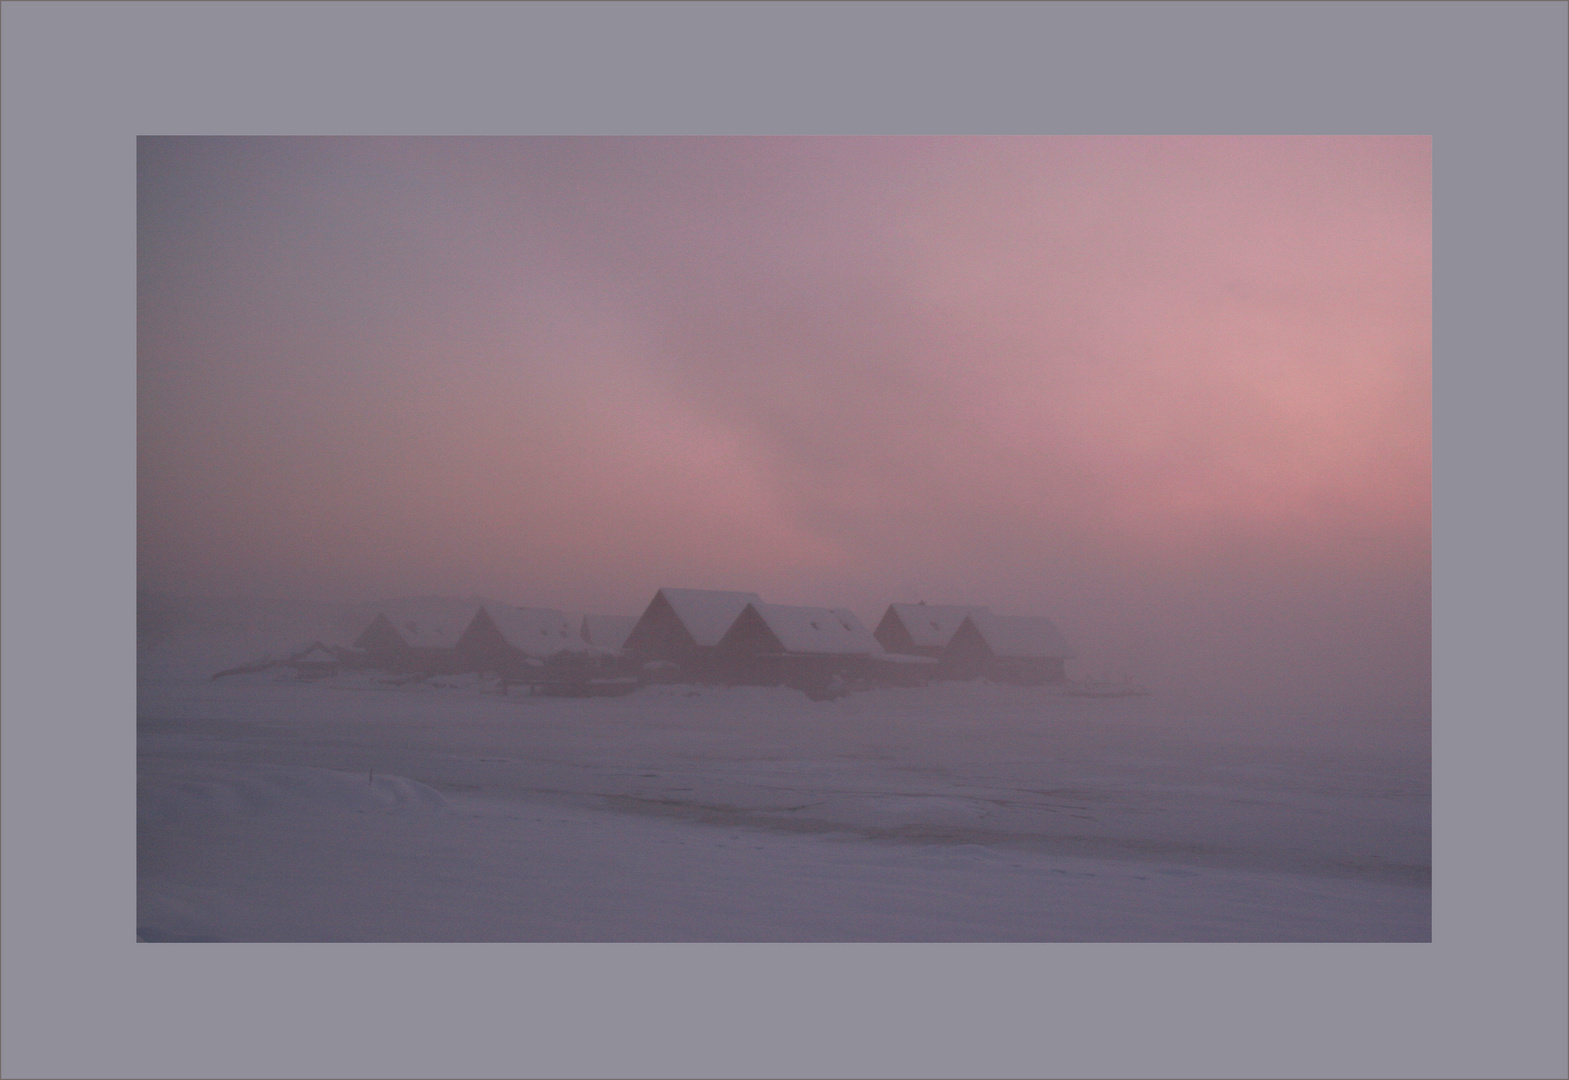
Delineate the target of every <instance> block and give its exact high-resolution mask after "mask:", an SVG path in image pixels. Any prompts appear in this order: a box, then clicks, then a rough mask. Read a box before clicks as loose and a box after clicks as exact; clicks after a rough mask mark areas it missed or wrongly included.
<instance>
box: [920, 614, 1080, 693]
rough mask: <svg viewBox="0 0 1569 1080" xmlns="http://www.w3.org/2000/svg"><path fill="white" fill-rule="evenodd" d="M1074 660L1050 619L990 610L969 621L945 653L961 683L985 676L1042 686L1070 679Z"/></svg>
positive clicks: (955, 632) (949, 669)
mask: <svg viewBox="0 0 1569 1080" xmlns="http://www.w3.org/2000/svg"><path fill="white" fill-rule="evenodd" d="M1072 658H1073V650H1071V649H1070V648H1068V643H1067V641H1066V640H1065V639H1064V638H1063V636H1062V634H1061V632H1060V631H1058V629H1057V626H1056V624H1055V623H1053V622H1052V621H1051V620H1050V619H1048V618H1046V617H1044V616H1025V615H993V614H992V613H991V612H989V611H988V612H974V613H972V614H970V615H968V616H966V617H965V619H964V621H963V622H961V623H960V624H959V628H958V629H957V630H955V631H954V633H953V637H952V638H951V639H950V640H949V642H948V647H947V648H946V649H944V650H943V655H942V662H943V666H944V667H946V668H947V669H948V671H949V673H950V674H952V675H956V676H958V677H961V678H974V677H976V676H981V675H984V676H986V677H988V678H991V679H995V680H996V681H998V682H1009V683H1016V684H1020V685H1025V686H1037V685H1040V684H1042V683H1060V682H1063V681H1064V680H1066V679H1067V670H1066V661H1068V660H1070V659H1072Z"/></svg>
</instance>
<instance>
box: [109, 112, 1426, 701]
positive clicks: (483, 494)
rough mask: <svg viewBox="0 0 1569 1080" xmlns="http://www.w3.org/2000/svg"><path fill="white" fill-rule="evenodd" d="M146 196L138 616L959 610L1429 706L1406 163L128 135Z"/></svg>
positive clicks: (1328, 696) (1189, 141)
mask: <svg viewBox="0 0 1569 1080" xmlns="http://www.w3.org/2000/svg"><path fill="white" fill-rule="evenodd" d="M138 199H139V206H138V230H139V247H138V282H139V293H138V303H139V310H138V395H139V399H138V438H139V450H138V485H139V486H138V498H139V514H138V530H139V534H138V536H139V568H140V577H141V587H142V588H143V589H145V590H148V591H151V592H158V593H168V594H175V595H181V596H188V595H201V596H210V597H235V596H263V597H273V598H278V599H287V600H312V601H315V600H323V601H333V602H347V601H355V600H359V601H368V600H376V599H381V598H384V597H389V596H418V595H446V596H475V595H478V596H494V597H497V598H499V599H502V600H506V601H509V602H512V603H516V604H522V605H528V606H536V607H548V608H557V609H562V610H569V611H595V612H605V613H621V614H632V613H636V612H638V611H641V610H642V608H643V606H644V605H646V604H647V602H648V599H649V597H650V596H651V595H652V593H653V591H654V590H655V589H657V588H660V587H664V586H677V587H681V586H690V587H697V588H721V589H742V590H750V591H755V592H758V593H760V594H761V595H763V596H765V597H766V598H767V599H768V600H769V601H770V602H773V603H781V604H796V605H808V606H817V607H847V608H849V609H851V610H853V611H855V612H857V614H858V615H859V617H860V618H861V619H862V620H863V621H868V620H872V621H875V619H876V618H877V617H878V616H879V615H880V613H881V611H882V610H883V609H884V607H885V606H886V605H887V604H888V603H890V602H913V601H915V600H917V599H924V600H926V601H927V602H928V603H960V604H980V605H988V606H990V607H991V608H992V609H993V610H994V611H997V612H999V613H1002V614H1017V615H1036V614H1040V615H1046V616H1049V617H1050V618H1052V619H1053V620H1054V621H1055V622H1056V623H1057V625H1058V626H1060V627H1061V628H1062V629H1063V632H1064V633H1065V634H1066V635H1067V636H1068V637H1069V639H1070V641H1071V642H1072V643H1073V645H1074V647H1075V649H1076V650H1077V652H1078V653H1079V655H1080V656H1081V657H1083V658H1084V662H1085V664H1086V665H1089V666H1092V667H1096V668H1102V669H1108V670H1127V671H1129V672H1131V673H1133V674H1134V675H1135V676H1136V677H1139V678H1142V679H1145V680H1147V681H1150V682H1152V683H1155V684H1158V685H1160V686H1162V687H1165V688H1167V689H1168V690H1181V691H1183V692H1194V693H1200V694H1224V695H1227V696H1228V697H1229V698H1230V699H1233V700H1237V701H1242V700H1247V701H1252V702H1255V703H1265V704H1276V705H1279V704H1285V703H1290V704H1291V705H1292V706H1293V707H1301V708H1306V709H1308V710H1310V711H1317V712H1320V713H1323V714H1325V715H1329V714H1347V713H1350V714H1356V715H1358V716H1360V717H1362V718H1364V720H1366V721H1368V722H1375V721H1382V720H1389V721H1390V722H1397V723H1398V722H1420V721H1423V720H1425V718H1426V716H1427V714H1428V708H1429V706H1428V682H1429V659H1428V655H1429V618H1430V602H1429V563H1430V559H1429V550H1430V544H1429V538H1428V534H1429V506H1430V504H1429V495H1428V492H1429V481H1430V426H1431V425H1430V418H1429V410H1430V397H1431V392H1430V391H1431V385H1430V359H1431V335H1430V317H1431V310H1430V309H1431V302H1430V282H1431V238H1430V233H1431V162H1430V142H1429V140H1427V139H1425V138H931V139H928V138H880V139H852V138H735V139H727V138H672V139H663V138H660V139H616V138H520V139H505V138H480V139H450V138H431V139H402V138H399V139H353V138H342V139H339V138H301V139H283V138H274V139H249V138H148V139H143V140H141V142H140V144H139V164H138ZM1089 673H1091V674H1093V673H1095V672H1089Z"/></svg>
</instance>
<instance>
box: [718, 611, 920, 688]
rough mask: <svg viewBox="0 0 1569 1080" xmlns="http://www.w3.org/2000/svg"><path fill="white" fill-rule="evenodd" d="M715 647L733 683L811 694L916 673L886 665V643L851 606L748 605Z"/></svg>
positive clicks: (889, 681) (895, 679) (882, 682)
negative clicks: (774, 687)
mask: <svg viewBox="0 0 1569 1080" xmlns="http://www.w3.org/2000/svg"><path fill="white" fill-rule="evenodd" d="M717 651H718V652H719V654H720V655H721V656H723V657H724V659H725V664H724V667H725V671H726V673H727V674H728V676H729V678H730V680H731V681H735V682H746V683H753V684H761V685H767V686H793V687H795V688H797V689H799V690H803V691H805V692H806V694H807V695H808V696H810V697H813V698H828V697H835V696H838V694H840V693H843V692H845V691H847V690H848V689H850V688H852V687H855V686H871V685H887V684H892V683H898V682H903V681H908V680H909V679H910V678H911V677H913V675H914V674H915V673H913V672H910V671H908V670H904V669H898V667H897V665H891V664H888V663H884V661H886V660H888V659H889V658H888V655H887V653H885V652H884V651H883V647H882V646H881V645H880V644H878V642H877V639H876V638H875V637H873V636H872V634H871V632H870V631H869V630H867V629H866V626H865V625H864V624H863V623H862V622H861V620H860V619H858V618H857V617H856V615H855V613H854V612H853V611H850V610H848V609H847V608H818V607H796V606H793V605H788V604H762V603H753V604H748V605H747V606H746V607H745V608H743V609H742V611H741V614H740V615H739V616H737V617H736V620H735V622H734V623H733V624H732V625H731V627H730V629H729V630H728V631H726V633H725V636H724V637H723V638H721V639H720V641H719V645H718V646H717ZM901 659H907V660H916V661H922V662H925V663H931V661H929V660H925V658H920V657H906V658H901Z"/></svg>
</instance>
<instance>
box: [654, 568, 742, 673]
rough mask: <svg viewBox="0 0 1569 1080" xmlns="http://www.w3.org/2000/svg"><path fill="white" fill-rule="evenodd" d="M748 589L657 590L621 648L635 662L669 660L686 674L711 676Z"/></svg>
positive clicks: (668, 661)
mask: <svg viewBox="0 0 1569 1080" xmlns="http://www.w3.org/2000/svg"><path fill="white" fill-rule="evenodd" d="M762 602H763V598H762V597H761V596H758V595H757V594H756V593H752V592H729V591H725V590H719V589H660V590H659V591H658V592H656V593H655V594H654V598H653V599H652V600H651V601H649V604H648V607H647V608H645V609H644V610H643V614H642V615H640V616H638V620H637V622H636V623H635V624H634V625H633V627H632V629H631V630H630V631H629V632H628V633H627V636H626V641H625V642H624V645H623V647H624V648H625V649H626V651H627V652H628V653H630V654H631V655H632V656H633V657H634V658H635V659H637V660H639V661H640V662H654V663H665V664H674V665H677V666H679V667H680V668H682V669H684V670H685V672H686V673H687V674H689V675H693V676H697V677H702V678H705V679H708V678H711V677H713V676H715V674H716V672H715V671H714V670H713V667H714V655H715V650H716V647H717V646H718V645H719V640H720V638H722V637H724V636H725V633H726V632H727V631H728V630H729V629H730V627H731V626H732V625H733V624H734V623H735V621H736V619H737V618H738V617H739V616H740V614H741V612H742V611H743V610H744V609H745V608H746V606H747V605H748V604H752V603H758V604H761V603H762Z"/></svg>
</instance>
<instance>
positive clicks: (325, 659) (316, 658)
mask: <svg viewBox="0 0 1569 1080" xmlns="http://www.w3.org/2000/svg"><path fill="white" fill-rule="evenodd" d="M337 662H338V658H337V657H336V656H334V655H332V653H330V652H328V651H327V648H326V646H324V645H312V646H311V647H310V649H309V650H308V651H306V652H303V653H301V654H300V655H299V656H296V657H295V658H294V663H296V664H336V663H337Z"/></svg>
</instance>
